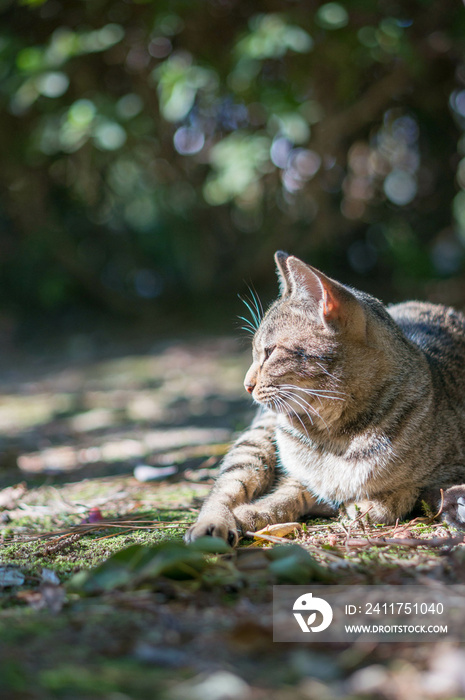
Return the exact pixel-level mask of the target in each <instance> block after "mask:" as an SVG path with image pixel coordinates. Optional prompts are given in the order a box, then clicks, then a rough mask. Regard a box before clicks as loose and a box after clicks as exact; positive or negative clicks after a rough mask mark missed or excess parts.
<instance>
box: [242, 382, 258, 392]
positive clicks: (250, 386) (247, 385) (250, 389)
mask: <svg viewBox="0 0 465 700" xmlns="http://www.w3.org/2000/svg"><path fill="white" fill-rule="evenodd" d="M244 386H245V390H246V391H247V392H248V393H249V394H251V393H252V392H253V390H254V389H255V386H256V384H251V383H250V382H244Z"/></svg>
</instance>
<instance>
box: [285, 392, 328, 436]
mask: <svg viewBox="0 0 465 700" xmlns="http://www.w3.org/2000/svg"><path fill="white" fill-rule="evenodd" d="M287 395H288V396H290V398H291V400H293V401H295V402H296V403H297V404H298V405H299V406H300V407H301V408H303V409H304V412H305V414H306V415H307V417H308V418H309V419H310V421H311V423H312V425H313V420H312V418H311V416H310V415H309V413H308V412H307V411H306V410H305V408H304V406H303V405H302V403H301V402H300V401H299V400H298V399H300V400H301V401H303V402H304V404H305V405H306V406H308V408H309V410H310V411H311V412H312V413H313V414H314V415H316V416H318V418H319V419H320V420H321V422H322V423H323V424H324V426H325V428H326V430H327V431H328V433H329V427H328V424H327V423H326V421H325V419H324V418H323V416H322V415H321V414H320V413H319V412H318V411H317V410H316V408H315V407H314V406H311V405H310V404H309V403H308V402H307V401H305V399H303V398H302V397H301V396H299V397H297V396H296V395H295V394H292V393H291V392H287ZM320 403H321V402H320Z"/></svg>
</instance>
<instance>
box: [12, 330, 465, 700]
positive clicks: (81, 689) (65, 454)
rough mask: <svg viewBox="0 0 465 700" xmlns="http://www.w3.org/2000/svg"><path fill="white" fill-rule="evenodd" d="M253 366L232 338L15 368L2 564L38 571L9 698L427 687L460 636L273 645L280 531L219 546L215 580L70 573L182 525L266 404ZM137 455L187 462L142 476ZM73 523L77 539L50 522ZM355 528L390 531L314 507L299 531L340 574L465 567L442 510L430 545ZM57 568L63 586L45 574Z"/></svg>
mask: <svg viewBox="0 0 465 700" xmlns="http://www.w3.org/2000/svg"><path fill="white" fill-rule="evenodd" d="M246 364H247V357H246V356H245V355H244V354H243V352H242V351H241V350H240V349H239V348H238V347H237V346H236V345H235V344H234V343H233V342H232V341H229V340H221V339H220V340H209V341H202V342H200V341H199V342H188V343H181V342H173V343H167V344H166V343H165V344H163V345H161V346H160V347H158V346H157V347H156V348H154V349H153V351H152V352H150V353H146V354H140V355H133V356H127V357H125V358H123V359H121V358H110V359H107V360H104V359H99V360H95V361H89V360H86V361H85V362H81V363H75V362H74V363H73V362H69V363H62V364H61V365H60V367H58V368H57V366H56V363H55V364H53V365H45V366H40V367H39V368H36V369H35V370H31V369H30V367H29V366H28V365H24V367H21V366H20V367H19V369H17V370H16V375H15V376H16V379H14V381H13V380H12V379H11V376H10V375H8V374H6V376H5V377H3V399H2V401H1V402H0V425H1V426H2V429H3V436H2V438H1V440H0V442H1V443H2V445H1V446H2V456H1V458H0V487H1V488H2V489H3V490H0V499H1V498H2V496H3V498H4V500H3V501H2V500H0V570H1V567H11V566H14V567H16V568H17V569H18V570H19V571H20V572H21V573H22V574H23V576H24V581H23V583H22V585H17V586H7V587H4V588H3V591H2V593H1V594H0V697H1V698H2V699H3V698H5V699H6V700H9V699H10V698H11V699H12V700H16V699H18V700H23V699H24V700H28V699H29V698H31V700H35V699H36V698H37V700H48V699H49V698H64V699H66V700H68V699H69V700H74V699H75V698H108V699H109V700H123V699H126V698H134V699H139V698H140V699H141V700H145V699H146V698H147V699H151V698H163V697H166V698H171V699H172V700H176V698H187V699H188V698H193V699H194V698H198V697H212V698H220V697H221V694H218V689H216V690H215V687H217V686H218V687H219V686H221V684H223V686H224V687H228V688H230V689H231V688H236V690H235V691H234V692H235V695H234V694H233V697H237V698H242V697H243V698H251V699H252V698H267V699H268V698H271V699H272V700H274V699H275V700H280V699H281V698H282V699H283V700H287V699H288V698H289V700H290V699H291V698H292V699H293V700H294V699H296V700H299V699H300V698H302V700H305V699H307V700H309V699H310V700H311V699H312V698H332V697H348V698H349V697H353V698H356V697H373V698H378V697H381V698H382V697H386V698H390V699H392V698H393V699H394V700H395V699H396V698H399V700H404V698H407V697H408V698H409V700H410V698H413V700H415V698H416V697H418V698H422V700H423V698H424V697H429V696H426V695H425V694H424V693H423V695H422V694H421V693H420V691H418V693H417V694H415V693H416V691H414V690H412V687H413V688H414V687H415V683H416V684H417V685H418V686H420V685H421V683H423V680H424V675H425V674H426V673H428V672H429V670H428V669H431V668H432V666H433V665H434V656H435V655H437V654H440V653H445V652H444V649H446V652H447V649H449V650H450V649H452V650H453V649H457V648H458V646H457V645H458V642H457V641H454V640H451V641H450V642H449V643H448V644H449V647H447V645H446V647H447V648H446V647H444V645H442V646H441V644H427V645H419V644H399V645H393V644H391V645H386V644H384V645H383V644H374V645H368V646H367V645H365V646H363V645H328V644H327V645H316V644H303V645H292V644H274V643H273V642H272V635H271V600H272V597H271V595H272V588H271V587H272V584H273V583H275V582H276V581H273V579H272V577H270V574H269V571H268V568H267V567H268V563H267V561H266V559H265V558H264V556H263V554H264V553H263V552H262V551H261V550H263V549H267V548H269V547H270V546H272V545H271V544H269V543H259V542H256V543H251V542H250V541H243V542H242V543H241V548H240V552H239V554H237V555H227V556H223V557H218V558H215V557H214V556H210V561H211V562H213V563H214V562H216V561H217V562H218V567H217V568H215V566H213V567H211V568H210V570H209V573H208V575H205V576H204V577H203V578H202V579H201V580H200V579H199V580H191V581H175V580H171V579H168V578H166V577H163V576H162V577H159V578H157V579H156V580H153V581H151V582H145V583H144V584H143V585H141V586H137V587H134V588H131V587H126V588H125V587H120V588H118V587H116V589H114V590H109V591H107V592H100V593H95V594H92V595H90V594H84V591H80V590H79V589H76V587H74V588H72V587H69V585H68V584H69V580H70V579H71V577H72V576H73V575H74V574H77V573H79V572H82V571H85V570H93V569H94V568H95V567H96V566H97V565H99V564H100V563H102V562H103V561H105V560H106V559H108V557H110V556H111V555H112V554H113V553H115V552H117V551H120V550H122V549H124V548H126V547H128V546H129V545H132V544H143V545H153V544H156V543H159V542H162V541H173V540H178V541H180V540H181V538H182V534H183V532H184V530H185V528H186V527H187V524H188V523H189V522H192V521H193V519H194V518H195V514H196V512H197V509H198V505H199V503H200V501H201V499H202V498H203V497H204V496H205V495H206V493H207V492H208V490H209V488H210V486H211V483H212V477H213V476H214V474H215V469H216V467H217V463H218V461H219V459H220V457H221V454H222V452H224V450H225V449H226V445H227V443H228V441H229V440H230V439H231V438H232V437H233V435H234V432H235V431H236V430H238V429H241V428H242V427H243V426H244V425H245V424H246V423H247V421H248V419H249V417H250V415H251V408H250V405H249V404H248V403H247V401H246V400H244V399H243V398H242V389H241V380H242V374H243V371H244V368H245V367H246ZM138 464H146V465H149V466H155V467H164V466H167V465H173V464H174V465H176V466H177V469H178V471H177V473H176V474H174V475H173V476H171V477H170V478H168V479H164V480H161V481H159V482H157V481H153V482H148V483H140V482H138V481H137V480H136V479H135V478H134V476H133V469H134V467H135V466H137V465H138ZM18 484H23V486H18ZM12 487H16V488H17V489H18V490H17V491H16V492H15V490H14V489H13V490H11V489H12ZM5 489H10V491H8V492H7V491H6V490H5ZM7 493H11V498H10V499H9V500H8V498H6V496H5V494H7ZM92 509H94V511H92ZM95 509H97V511H98V513H99V516H101V517H103V518H104V519H105V521H108V520H111V522H112V525H113V526H112V527H109V526H107V525H106V524H105V522H102V521H99V520H97V521H96V522H95V523H94V524H93V525H94V526H95V529H94V530H93V531H91V532H88V533H82V531H81V532H79V534H78V536H76V526H77V525H79V524H80V523H82V522H83V521H85V520H86V519H89V516H90V514H91V513H92V512H95ZM138 522H139V523H140V526H138V524H137V523H138ZM157 523H158V524H159V525H158V526H157ZM161 523H163V524H161ZM169 523H171V524H172V525H173V527H171V528H168V527H167V525H168V524H169ZM89 525H92V523H90V524H89ZM348 529H349V530H348ZM59 531H63V532H62V536H61V539H57V536H56V537H55V538H46V537H45V533H47V532H59ZM391 534H392V533H391ZM348 535H350V536H351V537H355V538H359V539H362V538H363V537H366V536H367V535H368V536H369V537H371V538H375V537H377V536H379V535H384V536H386V535H389V533H388V532H387V530H386V529H385V530H383V528H379V527H377V526H376V525H375V524H372V525H369V524H364V523H363V522H361V523H356V524H355V525H352V526H351V525H349V524H348V522H347V521H346V520H345V519H344V518H339V519H334V520H331V521H323V520H315V521H309V522H308V523H307V525H306V526H305V527H304V528H303V529H302V530H301V531H300V533H298V534H297V535H296V539H295V541H296V542H298V543H299V544H301V545H302V546H304V547H306V548H307V549H308V550H309V551H310V553H311V554H312V555H313V556H314V557H315V560H316V562H317V563H318V564H319V565H320V567H322V568H321V570H320V574H321V571H324V572H327V574H328V580H332V581H334V577H336V579H337V582H338V583H348V584H351V585H363V584H367V583H369V584H378V583H392V584H397V585H403V584H406V583H425V582H426V583H428V582H436V584H438V583H439V584H441V585H447V584H448V583H457V582H460V581H462V580H463V577H464V572H465V557H464V556H463V553H464V550H463V548H462V546H461V545H459V546H456V547H454V548H452V549H450V550H449V549H447V548H446V549H444V548H441V547H436V548H428V546H427V540H428V538H431V537H436V538H437V537H444V538H447V537H450V536H453V535H454V533H453V532H449V531H448V530H447V529H446V528H444V527H442V526H441V525H439V524H437V523H436V522H430V523H429V524H428V523H424V522H416V523H413V524H411V525H409V526H408V530H407V535H406V536H408V537H410V538H413V539H420V538H424V539H425V545H426V546H420V547H419V546H416V547H412V548H410V549H409V548H406V547H400V546H379V547H377V546H375V545H374V544H373V545H370V546H367V547H361V548H356V547H347V546H346V545H345V542H346V541H347V538H348ZM33 537H37V538H38V539H32V540H31V539H30V540H29V541H26V538H33ZM44 569H45V570H46V571H47V570H48V571H52V572H54V573H55V574H56V575H57V576H58V579H59V585H54V586H51V587H49V589H47V585H46V580H45V579H44ZM0 590H2V589H0ZM441 650H442V651H441ZM372 667H375V668H377V669H378V674H379V673H382V674H384V677H385V678H386V679H387V680H386V683H387V684H388V686H387V687H388V690H386V694H383V692H384V691H382V690H380V688H379V687H377V689H375V690H373V692H371V691H369V692H368V691H367V692H363V693H362V694H360V692H359V690H357V688H358V687H359V686H357V683H356V682H355V680H354V679H356V677H357V676H356V674H357V673H360V672H362V671H363V670H364V669H367V672H368V671H370V669H371V668H372ZM380 668H381V671H380V670H379V669H380ZM373 673H374V672H373ZM221 674H229V675H226V676H225V675H223V676H221ZM215 679H216V680H215ZM412 679H413V681H412ZM215 683H216V686H215ZM412 683H413V686H412ZM202 684H203V685H202ZM241 684H242V685H241ZM223 686H221V687H223ZM360 687H361V686H360ZM409 689H410V690H409ZM215 692H216V695H215ZM231 692H233V691H232V690H231ZM409 692H410V695H409V694H408V693H409ZM434 697H438V698H440V697H448V696H447V695H444V694H443V695H441V694H439V695H437V696H434Z"/></svg>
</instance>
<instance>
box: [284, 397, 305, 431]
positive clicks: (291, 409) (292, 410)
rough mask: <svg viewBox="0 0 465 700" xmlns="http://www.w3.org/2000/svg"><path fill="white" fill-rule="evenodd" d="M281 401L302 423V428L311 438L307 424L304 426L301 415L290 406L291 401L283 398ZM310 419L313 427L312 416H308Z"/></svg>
mask: <svg viewBox="0 0 465 700" xmlns="http://www.w3.org/2000/svg"><path fill="white" fill-rule="evenodd" d="M281 401H282V402H283V404H284V405H285V406H287V408H288V409H289V411H291V412H292V413H293V414H294V415H295V417H296V418H297V420H298V421H299V422H300V424H301V426H302V428H303V429H304V432H305V433H306V435H307V437H308V438H310V436H309V434H308V430H307V428H306V427H305V424H304V422H303V420H302V418H301V417H300V416H299V414H298V413H297V411H296V410H295V408H293V407H292V406H291V405H290V403H289V401H286V399H283V398H281ZM307 415H308V414H307ZM308 418H309V420H310V422H311V424H312V425H313V420H312V418H311V416H308Z"/></svg>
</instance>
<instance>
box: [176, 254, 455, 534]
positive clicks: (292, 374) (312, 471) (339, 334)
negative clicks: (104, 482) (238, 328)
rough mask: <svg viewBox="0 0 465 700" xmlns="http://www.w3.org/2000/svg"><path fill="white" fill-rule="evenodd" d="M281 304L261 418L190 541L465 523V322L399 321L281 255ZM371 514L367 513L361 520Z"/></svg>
mask: <svg viewBox="0 0 465 700" xmlns="http://www.w3.org/2000/svg"><path fill="white" fill-rule="evenodd" d="M276 263H277V268H278V276H279V278H280V287H281V296H280V297H279V299H278V300H277V301H276V302H274V304H273V305H272V306H271V307H270V308H269V309H268V311H267V312H266V314H265V315H264V317H263V319H262V320H261V322H260V324H259V326H258V328H257V330H256V332H255V334H254V338H253V362H252V365H251V367H250V369H249V371H248V372H247V375H246V378H245V386H246V389H247V390H248V391H249V392H250V393H252V396H253V398H254V400H255V401H256V402H257V403H258V404H259V405H260V409H259V413H258V415H257V417H256V419H255V420H254V422H253V423H252V425H251V426H250V428H249V429H248V430H247V431H245V433H243V435H241V436H240V437H239V439H238V440H237V441H236V443H235V444H234V445H233V447H232V448H231V450H230V452H229V454H228V455H227V456H226V458H225V459H224V461H223V463H222V466H221V470H220V475H219V478H218V480H217V482H216V484H215V486H214V488H213V489H212V492H211V494H210V496H209V497H208V498H207V499H206V501H205V504H204V506H203V507H202V510H201V512H200V514H199V518H198V521H197V523H196V524H195V525H193V526H192V527H191V528H190V530H189V531H188V532H187V534H186V539H187V541H191V540H193V539H196V538H197V537H199V536H202V535H206V534H207V535H215V536H219V537H222V538H223V539H225V540H227V541H229V542H230V543H231V544H235V543H236V542H237V540H238V537H239V536H240V535H241V533H243V532H245V531H249V530H257V529H259V528H261V527H264V526H265V525H267V524H269V523H277V522H285V521H289V520H295V519H296V518H299V517H301V516H303V515H307V514H309V515H312V514H315V515H317V514H318V515H329V514H331V513H335V512H336V511H337V508H339V507H340V506H341V505H344V506H345V507H346V509H347V511H348V512H349V513H352V514H353V513H355V512H356V510H357V507H361V508H363V509H367V508H369V509H370V517H371V518H372V520H374V521H376V522H383V523H393V522H395V521H396V519H397V518H402V517H405V516H406V515H407V514H408V513H409V512H410V511H411V510H412V509H413V508H414V507H415V505H416V504H418V502H419V501H421V500H422V499H426V500H428V502H429V503H430V504H431V505H432V507H433V508H434V507H436V504H437V501H438V500H439V489H440V488H443V489H444V490H445V499H444V506H445V507H444V515H443V517H444V518H445V520H446V521H448V522H449V523H451V524H453V525H455V526H458V527H464V523H465V486H463V483H464V482H465V317H464V316H463V315H462V314H460V313H458V312H457V311H454V310H453V309H450V308H446V307H443V306H437V305H433V304H428V303H421V302H406V303H404V304H398V305H396V306H392V307H390V308H386V307H384V306H383V305H382V304H381V302H379V301H378V300H377V299H374V298H373V297H371V296H369V295H367V294H364V293H363V292H359V291H357V290H354V289H350V288H348V287H346V286H344V285H342V284H340V283H338V282H336V281H334V280H331V279H329V278H328V277H326V276H325V275H323V274H322V273H321V272H319V271H318V270H315V269H314V268H312V267H310V266H308V265H306V264H305V263H303V262H302V261H300V260H298V259H297V258H295V257H291V256H287V255H286V254H284V253H277V254H276ZM356 506H357V507H356Z"/></svg>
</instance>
